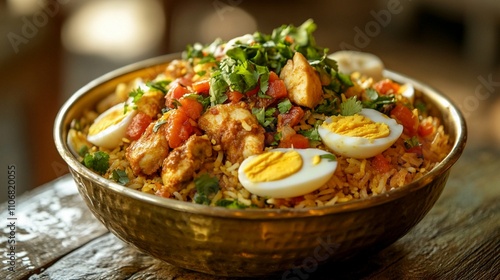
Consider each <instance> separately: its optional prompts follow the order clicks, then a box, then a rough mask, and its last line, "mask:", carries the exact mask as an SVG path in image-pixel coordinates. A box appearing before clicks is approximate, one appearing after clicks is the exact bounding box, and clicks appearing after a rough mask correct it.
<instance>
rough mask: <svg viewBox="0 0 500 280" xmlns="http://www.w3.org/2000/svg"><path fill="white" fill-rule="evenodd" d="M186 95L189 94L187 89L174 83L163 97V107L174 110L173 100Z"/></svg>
mask: <svg viewBox="0 0 500 280" xmlns="http://www.w3.org/2000/svg"><path fill="white" fill-rule="evenodd" d="M186 93H189V90H188V88H187V87H185V86H183V85H181V84H180V83H175V84H174V85H172V87H171V88H170V90H169V91H168V92H167V94H166V95H165V105H166V106H167V107H169V108H175V104H174V99H175V100H179V99H180V98H181V97H182V96H184V94H186Z"/></svg>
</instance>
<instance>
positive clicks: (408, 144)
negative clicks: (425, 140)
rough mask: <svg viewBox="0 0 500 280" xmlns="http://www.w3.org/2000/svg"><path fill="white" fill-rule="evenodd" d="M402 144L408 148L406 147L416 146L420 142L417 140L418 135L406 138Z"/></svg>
mask: <svg viewBox="0 0 500 280" xmlns="http://www.w3.org/2000/svg"><path fill="white" fill-rule="evenodd" d="M404 146H405V148H406V149H407V150H408V149H411V148H413V147H418V146H420V142H419V141H418V137H417V136H413V137H411V138H408V139H406V140H405V141H404Z"/></svg>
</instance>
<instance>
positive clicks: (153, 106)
mask: <svg viewBox="0 0 500 280" xmlns="http://www.w3.org/2000/svg"><path fill="white" fill-rule="evenodd" d="M164 97H165V95H164V94H163V93H162V92H160V91H157V90H150V91H148V92H146V93H144V95H142V96H141V98H139V100H137V101H136V102H135V105H137V111H139V112H143V113H144V114H146V115H148V116H150V117H151V118H153V119H155V118H156V116H157V115H158V114H160V113H161V109H162V107H163V105H164V103H165V101H164Z"/></svg>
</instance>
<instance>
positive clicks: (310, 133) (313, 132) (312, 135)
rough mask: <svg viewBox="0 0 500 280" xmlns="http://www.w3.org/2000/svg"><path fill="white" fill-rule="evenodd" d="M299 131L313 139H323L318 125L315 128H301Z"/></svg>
mask: <svg viewBox="0 0 500 280" xmlns="http://www.w3.org/2000/svg"><path fill="white" fill-rule="evenodd" d="M298 133H299V134H302V135H304V136H305V137H307V138H308V139H309V140H311V141H321V136H320V135H319V132H318V126H314V127H313V128H310V129H308V130H299V131H298Z"/></svg>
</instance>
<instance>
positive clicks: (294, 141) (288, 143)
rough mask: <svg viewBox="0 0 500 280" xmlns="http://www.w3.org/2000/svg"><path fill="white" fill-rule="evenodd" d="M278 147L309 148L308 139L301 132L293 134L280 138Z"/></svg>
mask: <svg viewBox="0 0 500 280" xmlns="http://www.w3.org/2000/svg"><path fill="white" fill-rule="evenodd" d="M278 147H279V148H292V147H293V148H295V149H307V148H309V139H308V138H307V137H305V136H304V135H302V134H293V135H291V136H290V137H288V138H287V139H283V140H281V142H280V143H279V145H278Z"/></svg>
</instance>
